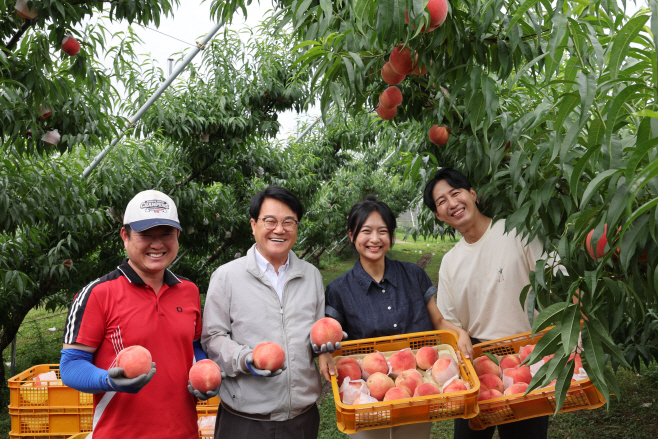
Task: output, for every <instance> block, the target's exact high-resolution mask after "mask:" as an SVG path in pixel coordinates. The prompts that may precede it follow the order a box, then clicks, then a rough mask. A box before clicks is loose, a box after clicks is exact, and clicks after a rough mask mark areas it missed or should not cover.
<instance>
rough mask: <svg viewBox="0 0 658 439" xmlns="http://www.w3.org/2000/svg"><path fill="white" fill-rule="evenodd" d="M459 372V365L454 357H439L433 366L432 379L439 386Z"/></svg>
mask: <svg viewBox="0 0 658 439" xmlns="http://www.w3.org/2000/svg"><path fill="white" fill-rule="evenodd" d="M458 373H459V366H458V365H457V362H456V361H455V360H454V359H452V358H439V359H438V360H436V362H435V363H434V365H433V366H432V379H433V380H434V381H436V383H437V384H438V385H439V386H442V385H443V383H445V382H446V381H448V380H449V379H450V378H452V377H454V376H455V375H457V374H458Z"/></svg>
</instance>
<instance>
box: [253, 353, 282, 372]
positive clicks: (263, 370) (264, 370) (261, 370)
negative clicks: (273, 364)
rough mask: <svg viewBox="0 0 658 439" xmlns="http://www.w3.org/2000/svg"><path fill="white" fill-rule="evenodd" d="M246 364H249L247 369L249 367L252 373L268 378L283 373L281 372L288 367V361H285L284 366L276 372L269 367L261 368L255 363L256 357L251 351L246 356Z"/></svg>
mask: <svg viewBox="0 0 658 439" xmlns="http://www.w3.org/2000/svg"><path fill="white" fill-rule="evenodd" d="M245 365H246V366H247V369H249V372H251V374H252V375H254V376H258V377H267V378H272V377H275V376H277V375H281V372H283V371H284V370H286V367H287V366H286V363H283V366H281V368H280V369H277V370H275V371H274V372H272V371H269V370H267V369H259V368H257V367H256V366H255V365H254V357H253V355H252V353H251V352H249V353H248V354H247V356H246V357H245Z"/></svg>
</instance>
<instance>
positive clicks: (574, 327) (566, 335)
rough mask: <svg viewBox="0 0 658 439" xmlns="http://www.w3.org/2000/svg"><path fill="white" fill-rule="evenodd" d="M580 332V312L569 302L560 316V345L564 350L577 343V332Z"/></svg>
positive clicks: (566, 350)
mask: <svg viewBox="0 0 658 439" xmlns="http://www.w3.org/2000/svg"><path fill="white" fill-rule="evenodd" d="M579 332H580V313H579V312H578V307H577V306H576V305H574V304H571V305H569V306H568V307H567V310H566V312H565V313H564V316H563V317H562V347H563V349H564V351H565V352H571V350H572V349H573V348H574V347H575V346H576V343H578V333H579Z"/></svg>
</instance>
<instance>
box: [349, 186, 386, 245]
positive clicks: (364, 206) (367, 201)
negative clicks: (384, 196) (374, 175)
mask: <svg viewBox="0 0 658 439" xmlns="http://www.w3.org/2000/svg"><path fill="white" fill-rule="evenodd" d="M374 211H377V212H378V213H379V214H380V215H381V216H382V219H383V220H384V222H385V223H386V227H387V228H388V235H389V236H390V238H391V246H393V242H394V240H395V227H396V226H397V221H396V220H395V215H394V214H393V211H392V210H391V208H390V207H388V204H386V203H384V202H383V201H377V197H376V196H374V195H368V196H366V197H365V198H364V199H363V201H359V202H358V203H356V204H355V205H354V206H352V209H351V210H350V214H349V215H348V216H347V230H349V231H350V232H352V242H354V241H355V240H356V237H357V236H359V232H360V231H361V228H362V227H363V223H365V222H366V219H367V218H368V215H370V214H371V213H373V212H374Z"/></svg>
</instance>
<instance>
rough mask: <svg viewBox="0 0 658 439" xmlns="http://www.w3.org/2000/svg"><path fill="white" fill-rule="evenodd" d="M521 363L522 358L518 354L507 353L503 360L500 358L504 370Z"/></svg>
mask: <svg viewBox="0 0 658 439" xmlns="http://www.w3.org/2000/svg"><path fill="white" fill-rule="evenodd" d="M519 364H521V359H520V358H519V356H518V355H516V354H511V355H505V356H504V357H503V358H502V359H501V360H500V368H501V369H502V370H505V369H511V368H513V367H516V366H518V365H519Z"/></svg>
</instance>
